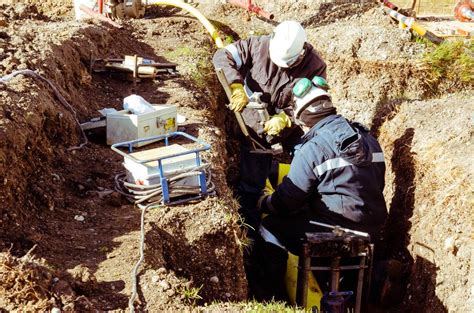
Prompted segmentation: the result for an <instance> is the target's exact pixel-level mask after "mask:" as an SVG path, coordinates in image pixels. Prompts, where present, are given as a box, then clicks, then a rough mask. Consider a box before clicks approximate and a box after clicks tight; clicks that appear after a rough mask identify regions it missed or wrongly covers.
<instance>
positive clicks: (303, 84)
mask: <svg viewBox="0 0 474 313" xmlns="http://www.w3.org/2000/svg"><path fill="white" fill-rule="evenodd" d="M311 85H312V83H311V81H310V80H309V79H307V78H303V79H300V80H299V81H298V82H297V83H296V84H295V86H294V87H293V94H294V95H295V96H296V97H298V98H302V97H304V95H305V94H307V93H308V92H309V91H310V90H311Z"/></svg>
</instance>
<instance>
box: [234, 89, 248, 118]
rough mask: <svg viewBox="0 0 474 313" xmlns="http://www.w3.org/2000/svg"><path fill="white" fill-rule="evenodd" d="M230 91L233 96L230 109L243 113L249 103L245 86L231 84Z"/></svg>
mask: <svg viewBox="0 0 474 313" xmlns="http://www.w3.org/2000/svg"><path fill="white" fill-rule="evenodd" d="M230 90H231V91H232V96H231V99H230V105H229V108H230V109H231V110H232V111H235V112H240V111H242V110H243V109H244V108H245V106H246V105H247V104H248V103H249V98H248V97H247V95H246V94H245V90H244V85H242V84H231V85H230Z"/></svg>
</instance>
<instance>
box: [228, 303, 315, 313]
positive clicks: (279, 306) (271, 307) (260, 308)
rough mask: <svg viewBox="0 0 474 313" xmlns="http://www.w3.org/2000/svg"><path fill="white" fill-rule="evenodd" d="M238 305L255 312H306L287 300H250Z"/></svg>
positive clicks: (242, 308)
mask: <svg viewBox="0 0 474 313" xmlns="http://www.w3.org/2000/svg"><path fill="white" fill-rule="evenodd" d="M237 306H239V307H240V309H241V310H242V311H244V312H255V313H267V312H268V313H270V312H288V313H290V312H291V313H299V312H306V311H305V310H303V309H296V308H295V307H293V306H290V305H288V303H285V302H279V301H270V302H257V301H249V302H245V303H244V302H242V303H238V304H237Z"/></svg>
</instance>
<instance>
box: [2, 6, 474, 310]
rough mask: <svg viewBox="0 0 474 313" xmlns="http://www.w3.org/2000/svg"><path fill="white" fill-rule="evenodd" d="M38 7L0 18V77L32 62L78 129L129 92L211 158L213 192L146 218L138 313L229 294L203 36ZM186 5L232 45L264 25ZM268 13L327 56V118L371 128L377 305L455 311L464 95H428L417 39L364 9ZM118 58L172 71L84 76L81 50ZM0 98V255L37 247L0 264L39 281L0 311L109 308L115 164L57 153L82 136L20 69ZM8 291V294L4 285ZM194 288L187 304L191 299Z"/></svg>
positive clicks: (230, 246) (217, 124)
mask: <svg viewBox="0 0 474 313" xmlns="http://www.w3.org/2000/svg"><path fill="white" fill-rule="evenodd" d="M48 3H49V2H45V3H42V4H41V5H37V6H35V5H22V6H20V7H18V6H13V5H11V6H3V7H2V9H3V11H1V12H3V13H2V14H0V25H3V26H2V28H1V29H0V38H1V39H2V41H0V49H3V50H0V51H1V52H2V53H3V54H2V55H1V59H0V76H3V75H6V74H9V73H10V72H12V71H14V70H17V69H24V68H32V69H33V68H34V69H37V70H38V71H39V72H40V73H41V74H42V75H44V76H45V77H47V78H48V79H50V80H51V81H52V82H53V83H54V84H55V85H57V86H58V87H59V89H60V91H61V93H62V94H63V95H64V96H65V98H66V99H67V100H68V101H69V102H70V103H71V105H72V106H73V107H74V108H75V110H76V111H77V117H78V119H79V120H81V121H84V120H87V119H90V118H91V117H94V116H97V112H96V110H98V109H101V108H103V107H115V108H120V107H121V101H122V99H123V98H124V97H125V96H127V95H129V94H130V93H132V92H134V91H136V92H137V93H139V94H141V95H143V96H144V97H145V98H146V99H147V100H149V101H150V102H154V103H165V102H166V103H177V104H179V109H178V112H179V113H181V114H183V115H185V116H187V117H188V121H187V123H186V125H185V126H183V130H185V131H187V132H189V133H190V134H192V135H195V136H199V137H200V138H203V139H204V140H207V141H209V142H210V143H211V144H212V147H213V148H212V150H211V153H209V154H208V155H206V156H205V157H206V159H208V160H209V161H210V162H211V163H212V164H213V173H214V176H213V180H214V182H215V183H216V185H217V190H218V197H215V198H209V199H206V200H204V201H203V202H200V203H198V204H193V205H186V206H180V207H176V208H169V209H165V210H152V211H150V212H149V213H148V215H147V223H146V230H147V231H146V242H147V246H146V249H145V264H144V265H143V267H142V271H141V273H140V280H139V283H140V294H139V299H140V301H141V304H140V306H139V308H140V309H143V310H150V311H153V310H160V309H173V308H174V309H184V308H189V307H190V305H194V304H203V303H205V302H210V301H213V300H222V301H236V300H243V299H245V298H246V281H245V277H244V274H243V264H242V251H241V249H242V242H241V240H242V239H241V238H242V237H241V236H242V235H241V233H240V230H239V227H238V226H239V225H238V218H237V214H236V204H235V199H233V198H232V195H231V191H230V189H229V187H228V184H227V182H226V174H227V178H228V177H230V178H232V177H235V172H236V166H235V164H236V160H237V159H236V156H235V155H234V149H233V144H232V141H229V140H228V139H231V138H226V137H227V135H226V131H230V130H229V129H228V128H226V127H225V126H228V124H229V123H230V122H229V120H228V119H226V118H225V117H224V114H223V108H222V107H219V101H218V100H216V99H222V98H219V97H222V94H219V91H218V90H219V85H218V84H217V82H216V79H215V77H214V76H213V75H212V74H205V73H211V71H210V68H209V66H210V64H209V61H210V56H211V55H212V53H213V51H214V48H213V46H212V43H211V41H210V39H209V38H208V35H207V34H206V33H205V31H204V29H203V28H202V27H201V25H199V24H198V23H197V22H196V21H195V20H193V19H190V18H189V17H188V16H186V15H185V14H182V12H179V11H178V10H175V9H153V13H154V14H156V15H153V17H152V18H149V19H143V20H132V21H127V22H125V29H123V30H117V29H114V28H111V27H109V26H107V25H105V24H100V23H95V22H89V23H88V24H86V25H84V24H80V23H77V22H72V21H71V17H72V15H71V13H70V11H68V10H66V9H65V8H64V5H63V4H61V3H59V4H53V3H50V4H48ZM199 9H200V10H201V11H202V12H203V13H204V14H205V15H207V16H210V17H212V20H213V22H214V23H215V24H216V25H218V26H219V29H220V31H221V35H222V36H223V37H225V38H228V39H230V40H235V39H237V38H245V37H247V36H250V35H252V34H262V33H269V32H270V31H271V29H272V27H273V26H272V24H270V23H266V22H265V21H262V20H260V19H257V18H255V17H251V16H249V15H248V14H246V13H245V12H243V11H241V10H236V9H235V8H233V7H232V6H229V5H209V6H206V5H202V6H200V7H199ZM55 12H62V13H61V14H66V16H65V17H61V18H58V17H57V15H56V13H55ZM277 12H278V13H279V15H280V17H281V18H296V19H299V20H301V19H303V21H302V22H304V24H305V26H306V29H307V33H308V37H309V40H310V42H311V43H312V44H313V45H314V46H315V47H316V48H317V49H318V51H319V52H320V53H321V54H322V55H323V57H324V59H325V60H326V61H327V63H328V79H329V83H330V85H331V89H332V95H333V99H334V102H335V103H336V105H337V106H338V110H339V111H340V112H341V113H343V114H344V115H345V116H347V117H349V118H352V119H356V120H358V121H361V122H363V123H364V124H366V125H367V126H369V127H371V129H372V131H373V132H374V133H375V134H377V135H378V137H379V140H380V142H381V143H382V145H383V148H384V152H385V158H386V163H387V175H386V189H385V197H386V201H387V204H388V206H389V208H390V217H389V222H388V225H387V232H386V241H387V247H388V248H387V251H386V252H385V254H386V255H387V256H388V257H390V258H394V259H396V260H399V261H401V262H402V264H403V275H402V277H401V278H400V279H401V280H402V285H403V287H404V289H406V291H405V290H401V291H400V293H401V295H402V296H403V298H404V301H403V302H402V303H400V304H398V303H397V304H393V305H392V306H391V307H388V308H384V311H389V312H448V311H449V312H469V311H470V310H471V308H472V306H473V304H474V302H473V301H474V296H473V293H472V289H473V288H474V271H473V270H472V264H473V262H474V253H473V248H474V247H473V240H474V238H473V235H472V234H473V218H472V216H474V212H473V205H472V203H473V198H472V190H473V188H472V179H473V178H472V177H473V170H472V166H471V165H470V162H469V158H466V155H468V156H469V155H472V154H473V153H472V152H473V151H472V121H471V119H470V118H469V114H467V113H466V112H470V110H472V99H473V94H472V84H471V85H469V84H468V85H467V86H464V87H463V88H460V89H461V90H456V89H453V88H452V87H451V88H450V87H449V86H450V84H449V82H446V81H444V82H443V81H440V84H439V85H436V86H434V87H433V85H429V84H428V83H427V80H426V73H425V72H424V69H423V68H422V67H420V66H419V57H420V54H421V52H422V51H423V45H421V44H420V43H417V42H416V41H414V40H413V38H411V35H410V34H409V33H408V32H407V31H406V30H401V29H398V28H397V27H396V25H394V24H393V22H391V21H390V19H388V18H386V17H383V15H380V12H379V11H378V9H377V8H376V7H375V6H374V5H373V4H364V5H363V6H362V5H358V4H356V3H352V4H347V3H345V4H343V5H332V4H330V3H329V4H321V5H319V4H318V5H316V4H315V5H311V4H304V3H303V2H301V3H295V4H292V5H281V6H279V7H278V10H277ZM295 12H303V13H302V14H296V13H295ZM2 15H3V16H2ZM321 16H322V17H324V18H322V19H318V17H321ZM2 20H3V21H5V22H6V23H5V22H3V23H2ZM25 21H27V23H25ZM134 53H137V54H139V55H143V56H145V57H148V58H152V59H155V60H157V61H173V62H178V63H179V66H178V69H179V70H180V72H181V76H180V77H178V78H175V79H163V80H158V81H155V82H145V81H144V82H142V83H140V84H139V85H138V86H137V90H133V87H132V85H131V84H130V83H129V82H124V81H120V80H117V79H116V78H113V77H110V76H102V75H98V74H93V75H91V74H90V73H89V72H88V67H89V62H90V59H91V57H103V56H107V57H110V56H115V57H118V56H123V54H134ZM433 89H435V92H433ZM462 89H465V90H467V91H464V92H463V91H462ZM451 92H454V93H451ZM0 93H1V98H0V104H1V108H2V110H1V111H0V122H1V124H0V131H1V136H2V141H1V143H0V145H1V148H0V160H1V163H0V166H1V171H0V174H1V175H2V177H1V179H0V182H1V181H3V185H2V187H1V190H2V192H1V193H0V197H1V198H0V202H1V203H2V204H4V205H2V207H1V211H0V218H1V221H2V228H1V229H0V236H1V237H0V238H2V241H1V244H2V251H7V250H10V252H11V254H13V255H14V256H17V257H20V256H22V255H24V254H25V253H26V251H28V250H29V249H30V248H32V247H33V246H34V245H36V248H35V249H34V251H33V252H34V255H36V257H37V258H41V259H40V260H39V261H38V259H37V260H36V261H35V260H34V261H31V260H30V259H29V258H27V259H26V260H24V261H23V262H24V263H25V262H26V263H25V264H26V265H25V264H23V263H21V262H20V263H18V262H17V261H15V260H10V259H8V257H9V256H5V255H3V257H4V258H3V264H4V266H3V267H2V268H0V269H2V270H4V269H6V268H7V267H5V264H6V266H8V268H15V269H19V272H22V271H26V270H25V269H28V270H31V271H33V273H37V271H39V273H40V274H38V275H33V274H31V275H30V276H28V277H30V281H29V283H30V285H29V286H30V287H31V288H39V289H41V288H42V289H47V292H45V293H44V294H41V293H37V295H36V298H37V299H35V298H34V297H33V298H31V299H30V298H28V299H27V301H25V299H23V298H22V296H21V295H22V294H21V293H19V295H17V296H16V297H15V296H12V295H11V293H9V292H8V291H6V290H8V289H4V290H5V291H3V290H1V289H0V294H5V295H8V296H6V297H3V296H1V297H0V299H1V301H3V302H1V301H0V307H3V308H6V309H7V310H11V309H18V308H26V309H34V310H44V309H47V308H52V307H59V308H62V309H65V310H72V311H83V310H92V309H99V310H123V309H125V308H126V307H127V301H128V296H129V294H130V290H131V278H130V272H131V269H132V266H133V264H134V262H135V261H136V259H137V257H138V237H139V213H140V212H139V211H138V210H137V209H134V208H133V207H132V206H131V205H129V204H128V203H127V202H126V201H124V200H123V199H121V198H120V196H119V195H117V194H115V193H111V194H108V191H109V190H112V189H113V176H114V175H115V174H116V173H118V172H120V171H121V170H122V166H121V164H120V163H121V160H120V157H118V156H117V155H116V154H114V153H113V152H112V151H111V150H110V149H109V148H107V147H106V146H105V145H104V144H103V142H102V141H101V140H103V138H102V139H100V137H99V139H97V140H93V141H92V142H91V143H90V144H88V145H87V146H86V147H85V148H83V149H81V150H76V151H75V152H74V151H68V150H67V148H68V147H71V146H74V145H77V144H78V143H80V142H81V135H80V132H79V131H78V129H77V126H76V125H75V122H74V118H73V114H71V112H70V111H69V110H68V109H67V108H65V107H63V106H61V104H60V103H59V102H58V100H57V99H56V98H55V96H54V95H53V93H52V91H51V89H50V88H49V87H48V86H47V85H46V84H45V83H44V82H39V81H37V80H34V79H32V78H26V77H22V76H19V77H17V78H15V79H14V80H12V81H11V82H9V83H8V84H6V85H4V84H0ZM3 138H5V140H4V139H3ZM226 139H227V148H228V149H227V150H226ZM229 142H230V143H229ZM76 216H77V217H79V216H82V217H83V218H84V221H83V222H80V221H77V220H76V219H74V218H75V217H76ZM4 225H5V226H4ZM30 261H31V262H30ZM21 264H23V265H21ZM31 264H33V265H31ZM38 264H40V265H38ZM30 267H32V268H33V269H30ZM0 273H1V274H2V275H3V274H4V273H5V272H1V271H0ZM41 273H46V274H44V275H43V274H41ZM2 277H6V276H2ZM216 278H217V279H216ZM45 281H47V282H48V283H45ZM27 283H28V281H26V282H25V284H27ZM15 287H18V288H19V287H21V286H17V285H14V286H13V287H12V286H11V285H10V286H9V288H15ZM0 288H5V287H3V286H0ZM199 288H201V289H199ZM198 289H199V290H200V291H199V297H198V296H196V295H195V294H193V292H194V291H196V290H198ZM10 290H11V289H10ZM19 290H22V288H19ZM200 297H201V298H202V299H199V298H200ZM40 300H41V301H40ZM234 309H236V308H235V307H234ZM236 310H237V309H236Z"/></svg>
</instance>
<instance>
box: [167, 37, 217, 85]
mask: <svg viewBox="0 0 474 313" xmlns="http://www.w3.org/2000/svg"><path fill="white" fill-rule="evenodd" d="M212 53H213V52H212V50H211V49H210V47H203V48H196V47H190V46H179V47H176V49H174V50H171V51H168V52H167V53H165V54H164V57H165V58H166V59H167V60H169V61H172V62H175V63H178V64H179V65H180V66H179V71H180V72H181V75H182V76H183V77H189V78H191V80H192V81H193V82H194V83H195V84H196V86H197V87H198V88H199V89H204V88H206V87H207V85H208V84H209V82H210V81H212V76H213V75H215V72H214V67H213V65H212V62H211V59H212Z"/></svg>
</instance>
